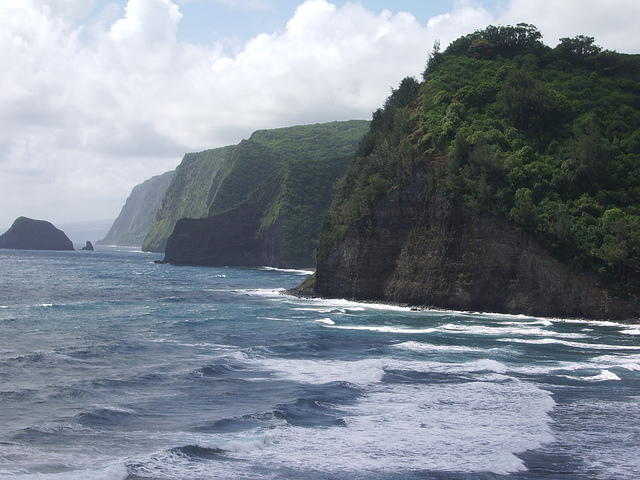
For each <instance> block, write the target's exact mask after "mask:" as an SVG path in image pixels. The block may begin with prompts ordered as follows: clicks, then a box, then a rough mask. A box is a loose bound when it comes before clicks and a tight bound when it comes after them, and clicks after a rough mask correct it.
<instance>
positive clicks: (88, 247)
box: [82, 240, 93, 252]
mask: <svg viewBox="0 0 640 480" xmlns="http://www.w3.org/2000/svg"><path fill="white" fill-rule="evenodd" d="M82 250H88V251H90V252H93V244H92V243H91V242H90V241H89V240H87V243H86V245H85V246H84V247H82Z"/></svg>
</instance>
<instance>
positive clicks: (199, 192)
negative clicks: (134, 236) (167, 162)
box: [142, 146, 235, 252]
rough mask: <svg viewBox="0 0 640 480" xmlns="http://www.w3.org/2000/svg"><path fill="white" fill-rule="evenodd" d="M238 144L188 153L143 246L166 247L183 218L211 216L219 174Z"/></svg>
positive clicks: (159, 248) (143, 247)
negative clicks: (170, 236) (177, 223)
mask: <svg viewBox="0 0 640 480" xmlns="http://www.w3.org/2000/svg"><path fill="white" fill-rule="evenodd" d="M234 148H235V147H234V146H227V147H222V148H215V149H212V150H205V151H204V152H198V153H187V154H186V155H185V156H184V158H183V159H182V162H181V163H180V165H178V168H176V170H175V174H174V176H173V178H172V180H171V183H170V184H169V187H168V188H167V190H166V193H165V195H164V197H163V198H162V202H161V204H160V208H159V209H158V210H157V212H156V214H155V218H154V220H153V222H152V224H151V226H150V227H149V229H148V233H147V235H146V237H145V238H144V242H143V244H142V249H143V250H145V251H152V252H162V251H164V248H165V245H166V242H167V238H168V237H169V235H171V232H172V231H173V227H174V226H175V224H176V222H177V221H178V220H179V219H181V218H184V217H190V218H200V217H205V216H207V213H208V211H209V206H210V204H211V200H212V198H213V195H214V194H215V187H216V178H217V176H219V174H221V172H222V169H223V168H224V166H225V164H226V163H225V162H226V161H227V160H228V158H229V157H230V155H231V154H232V152H233V151H234Z"/></svg>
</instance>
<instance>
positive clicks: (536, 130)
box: [319, 24, 640, 296]
mask: <svg viewBox="0 0 640 480" xmlns="http://www.w3.org/2000/svg"><path fill="white" fill-rule="evenodd" d="M540 39H541V35H540V33H539V32H538V31H537V29H536V28H535V27H533V26H532V25H527V24H519V25H517V26H514V27H493V26H490V27H488V28H487V29H485V30H481V31H477V32H474V33H472V34H470V35H467V36H464V37H461V38H459V39H457V40H456V41H454V42H452V43H451V45H449V47H448V48H447V49H446V50H445V51H444V52H440V51H439V48H438V46H437V45H436V47H435V48H434V50H433V52H432V54H431V55H430V57H429V61H428V64H427V68H426V70H425V72H424V76H423V81H422V82H421V83H418V82H417V81H416V80H414V79H412V78H406V79H404V80H403V81H402V83H401V84H400V86H399V88H398V89H397V90H394V91H393V92H392V94H391V96H390V97H389V99H388V100H387V102H386V103H385V105H384V108H382V109H379V110H378V111H377V112H375V113H374V115H373V120H372V124H371V130H370V132H369V133H368V134H367V136H366V137H365V138H364V139H363V141H362V142H361V144H360V147H359V151H358V155H357V158H356V159H355V161H354V163H353V166H352V167H351V168H350V169H349V171H348V173H347V175H346V176H345V178H344V180H343V181H342V182H341V184H340V187H339V188H338V190H337V194H336V197H335V199H334V203H333V206H332V208H331V214H330V216H329V219H328V221H327V224H326V228H325V230H324V232H323V235H322V240H321V246H320V252H319V253H320V255H321V256H322V255H328V254H329V253H330V252H331V251H333V249H334V248H335V247H336V246H337V245H338V244H339V242H340V241H341V239H342V238H343V236H344V234H345V232H346V231H347V229H348V228H349V227H350V226H352V225H354V224H355V223H356V222H359V225H363V226H364V227H365V228H366V227H367V226H370V225H371V222H372V216H371V212H372V208H373V206H374V205H375V204H376V202H378V201H379V200H380V199H381V198H382V197H383V196H384V195H386V194H387V193H388V192H390V191H391V190H393V189H395V188H398V187H400V186H402V185H403V184H405V183H406V182H407V180H408V179H410V178H411V176H412V172H413V171H414V169H415V168H420V166H421V165H424V164H425V162H427V163H429V164H430V165H432V166H433V169H432V170H431V171H432V177H431V178H430V181H431V182H436V184H437V186H438V188H442V189H444V190H445V191H446V192H447V194H448V197H449V198H450V201H451V202H453V203H458V204H464V205H466V206H467V207H468V208H471V209H473V210H476V211H478V212H485V213H489V214H493V215H498V216H504V217H506V218H508V219H509V220H510V221H511V222H513V223H514V224H515V225H517V226H518V227H520V228H521V229H523V230H524V231H527V232H529V233H531V234H533V235H534V236H535V237H536V238H537V239H538V240H539V241H540V242H541V243H542V244H543V245H544V246H546V247H547V248H548V249H549V250H550V251H551V252H552V253H553V254H554V255H555V256H556V257H557V258H559V259H561V260H562V261H564V262H566V263H569V264H570V265H572V266H573V267H574V268H575V269H577V270H581V271H587V272H594V273H596V274H598V275H599V276H600V278H601V280H602V282H603V284H605V285H607V286H608V289H609V291H610V292H611V293H613V294H617V295H623V296H624V295H626V294H628V293H629V292H633V291H634V289H635V290H637V288H638V282H639V277H640V56H638V55H624V54H619V53H615V52H611V51H605V50H602V49H601V48H600V47H598V46H597V45H595V43H594V39H593V38H590V37H585V36H579V37H575V38H564V39H561V41H560V44H559V45H557V46H556V47H555V48H550V47H548V46H545V45H544V44H543V43H542V42H541V40H540Z"/></svg>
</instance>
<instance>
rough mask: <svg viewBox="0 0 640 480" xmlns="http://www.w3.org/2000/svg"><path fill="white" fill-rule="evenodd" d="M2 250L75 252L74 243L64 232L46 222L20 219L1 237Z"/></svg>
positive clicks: (25, 218)
mask: <svg viewBox="0 0 640 480" xmlns="http://www.w3.org/2000/svg"><path fill="white" fill-rule="evenodd" d="M0 248H11V249H19V250H73V243H72V242H71V240H69V237H67V235H65V233H64V232H63V231H62V230H59V229H57V228H56V227H55V226H53V224H52V223H50V222H47V221H45V220H33V219H31V218H27V217H18V218H17V219H16V220H15V221H14V222H13V225H11V228H9V230H7V231H6V232H5V233H4V234H2V235H0Z"/></svg>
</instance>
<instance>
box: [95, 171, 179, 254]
mask: <svg viewBox="0 0 640 480" xmlns="http://www.w3.org/2000/svg"><path fill="white" fill-rule="evenodd" d="M172 178H173V171H170V172H165V173H163V174H162V175H156V176H154V177H151V178H150V179H148V180H145V181H144V182H142V183H141V184H139V185H136V186H135V187H133V190H132V191H131V194H130V195H129V197H128V198H127V201H126V202H125V204H124V206H123V207H122V210H121V211H120V214H119V215H118V218H116V219H115V221H114V222H113V224H112V225H111V228H110V229H109V232H108V233H107V235H106V236H105V237H104V238H103V239H102V240H100V241H99V242H97V243H99V244H102V245H129V246H136V247H138V246H140V245H142V241H143V240H144V238H145V236H146V235H147V232H148V231H149V227H150V226H151V223H152V222H153V220H154V218H155V216H156V212H157V211H158V209H159V208H160V202H161V201H162V198H163V197H164V194H165V192H166V191H167V188H168V187H169V183H170V182H171V179H172Z"/></svg>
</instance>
